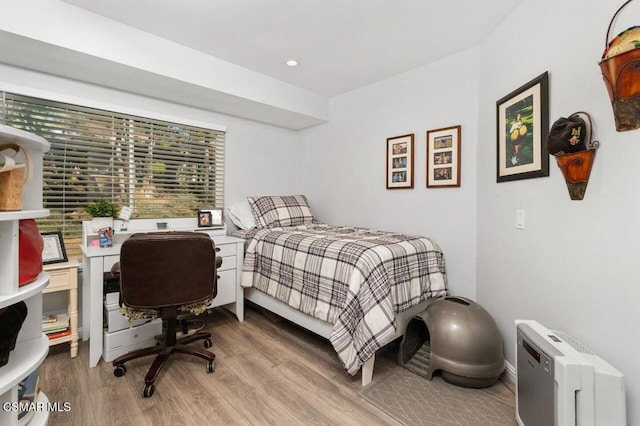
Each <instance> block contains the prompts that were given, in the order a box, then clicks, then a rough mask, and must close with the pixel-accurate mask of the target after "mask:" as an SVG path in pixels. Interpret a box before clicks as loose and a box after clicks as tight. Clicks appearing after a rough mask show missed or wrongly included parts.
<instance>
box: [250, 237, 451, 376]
mask: <svg viewBox="0 0 640 426" xmlns="http://www.w3.org/2000/svg"><path fill="white" fill-rule="evenodd" d="M247 238H251V239H250V240H249V243H248V245H247V250H246V254H245V259H244V265H243V271H242V286H244V287H255V288H257V289H258V290H260V291H263V292H265V293H267V294H269V295H271V296H273V297H275V298H277V299H279V300H281V301H283V302H285V303H287V304H288V305H289V306H291V307H293V308H295V309H298V310H300V311H302V312H304V313H305V314H307V315H311V316H313V317H315V318H318V319H320V320H323V321H327V322H329V323H331V324H333V325H334V326H333V330H332V333H331V336H330V341H331V344H332V345H333V347H334V349H335V350H336V352H337V353H338V356H339V357H340V359H341V360H342V362H343V364H344V366H345V369H346V370H347V371H348V372H349V373H350V374H352V375H353V374H355V373H356V372H357V371H358V370H359V368H360V366H361V365H362V364H363V363H364V362H365V361H367V360H368V359H369V358H370V357H371V356H372V355H374V354H375V352H376V350H378V349H379V348H381V347H382V346H383V345H384V344H386V343H388V339H389V338H390V337H391V336H392V335H393V334H394V333H395V329H396V324H395V313H396V312H402V311H404V310H406V309H408V308H409V307H411V306H414V305H416V304H418V303H420V302H422V301H424V300H426V299H428V298H430V297H439V296H444V295H446V294H447V286H446V272H445V259H444V255H443V253H442V251H441V250H440V248H439V247H438V245H437V244H436V243H435V242H433V241H431V240H430V239H428V238H424V237H417V236H411V235H404V234H396V233H389V232H380V231H372V230H369V229H364V228H351V227H336V226H329V225H325V224H314V225H301V226H296V227H286V228H270V229H258V230H254V231H251V233H250V234H249V235H247Z"/></svg>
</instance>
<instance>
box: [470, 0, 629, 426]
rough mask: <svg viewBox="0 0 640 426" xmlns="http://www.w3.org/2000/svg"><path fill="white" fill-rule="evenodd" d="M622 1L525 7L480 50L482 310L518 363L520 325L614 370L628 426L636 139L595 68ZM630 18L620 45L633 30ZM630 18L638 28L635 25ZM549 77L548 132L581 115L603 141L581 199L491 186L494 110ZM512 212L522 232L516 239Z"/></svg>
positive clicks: (541, 186) (539, 182) (516, 185)
mask: <svg viewBox="0 0 640 426" xmlns="http://www.w3.org/2000/svg"><path fill="white" fill-rule="evenodd" d="M619 4H621V2H602V1H597V0H588V1H584V0H566V1H561V2H558V1H552V0H536V1H534V0H525V1H524V2H523V3H522V5H521V6H520V7H519V8H518V9H517V10H516V11H515V12H514V13H513V14H512V15H511V16H510V17H508V18H507V19H506V20H505V22H504V23H503V24H502V25H501V26H500V27H499V28H497V29H496V31H495V32H494V33H493V35H492V36H491V37H490V39H489V40H487V41H486V42H485V43H484V44H483V47H482V55H481V58H482V59H481V72H480V116H479V127H478V139H479V140H480V141H482V142H481V144H482V145H483V148H482V149H478V161H477V164H478V179H477V185H478V250H477V251H478V262H477V263H478V274H477V276H478V282H477V287H478V301H479V302H480V303H481V304H482V305H483V306H485V307H486V308H487V309H488V310H489V311H490V312H491V313H492V314H493V315H494V318H495V319H496V321H497V322H498V324H499V327H500V330H501V331H502V334H503V336H504V337H505V343H506V347H505V351H506V357H507V360H508V361H509V362H510V363H511V364H513V363H514V360H515V355H514V351H515V329H514V323H513V322H514V320H515V319H517V318H523V319H535V320H537V321H539V322H540V323H542V324H543V325H545V326H547V327H549V328H551V329H556V330H561V331H564V332H566V333H568V334H570V335H572V336H573V337H575V338H576V339H577V340H579V341H581V342H582V343H583V344H584V345H585V346H587V347H589V348H591V349H592V350H593V351H594V352H595V353H597V354H598V355H600V356H601V357H602V358H604V359H605V360H607V361H608V362H609V363H610V364H612V365H613V366H615V367H616V368H617V369H619V370H620V371H621V372H622V373H623V374H624V375H625V380H626V386H627V409H628V419H629V424H630V425H632V424H633V425H638V424H640V406H639V401H640V368H639V367H638V366H639V365H640V364H639V358H638V357H639V355H640V341H639V340H638V329H639V327H640V310H639V309H638V302H637V301H638V299H639V298H640V287H639V286H638V284H639V282H638V281H639V278H640V263H639V262H638V261H637V258H638V255H637V253H636V250H637V248H638V246H639V243H640V221H639V220H638V218H639V217H640V188H638V182H639V181H640V167H638V161H639V159H640V143H639V140H638V138H639V137H640V130H635V131H628V132H621V133H618V132H616V131H615V126H614V121H613V114H612V110H611V106H610V104H609V98H608V95H607V92H606V90H605V86H604V83H603V81H602V77H601V74H600V69H599V67H598V62H599V60H600V56H601V54H602V51H603V49H604V43H605V34H606V30H607V25H608V24H609V20H610V18H611V16H612V15H613V13H614V12H615V10H616V8H617V7H618V6H619ZM639 6H640V5H635V4H631V5H630V6H629V7H627V9H629V10H626V9H625V11H623V15H622V16H624V17H626V18H629V17H631V18H632V19H631V20H627V22H628V24H627V23H623V22H625V21H624V19H621V20H620V22H619V25H616V27H615V28H617V29H616V30H615V31H614V34H617V33H618V32H620V31H622V30H623V29H625V28H627V27H629V26H630V25H632V24H638V19H637V18H638V16H640V15H639V13H640V7H639ZM634 19H635V22H632V21H633V20H634ZM545 70H548V71H549V84H550V87H549V97H550V122H551V123H552V122H553V121H555V120H556V119H557V118H559V117H560V116H565V117H566V116H567V115H569V114H571V113H573V112H575V111H578V110H584V111H587V112H589V113H590V114H591V116H592V118H593V119H594V121H595V126H596V129H595V136H596V139H598V140H599V141H600V142H601V145H600V148H599V149H598V151H597V154H596V158H595V164H594V166H593V171H592V173H591V179H590V181H589V185H588V188H587V191H586V195H585V197H584V200H582V201H572V200H571V199H570V198H569V194H568V192H567V188H566V185H565V182H564V179H563V177H562V173H561V172H560V170H559V169H558V167H557V165H556V163H555V159H554V158H553V157H551V163H550V177H545V178H537V179H530V180H523V181H515V182H506V183H499V184H498V183H496V165H495V161H496V143H495V140H496V126H495V103H496V101H497V100H498V99H500V98H502V97H503V96H504V95H506V94H508V93H510V92H511V91H512V90H514V89H516V88H518V87H519V86H520V85H522V84H524V83H526V82H527V81H529V80H531V79H532V78H534V77H535V76H537V75H539V74H541V73H542V72H544V71H545ZM516 209H524V210H526V230H524V231H520V230H516V229H515V219H516Z"/></svg>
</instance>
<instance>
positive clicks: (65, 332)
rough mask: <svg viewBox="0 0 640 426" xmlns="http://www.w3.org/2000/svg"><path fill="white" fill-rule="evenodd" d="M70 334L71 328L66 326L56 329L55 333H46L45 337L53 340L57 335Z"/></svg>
mask: <svg viewBox="0 0 640 426" xmlns="http://www.w3.org/2000/svg"><path fill="white" fill-rule="evenodd" d="M70 334H71V330H70V329H68V328H67V329H66V330H62V331H58V332H55V333H47V337H48V338H49V340H53V339H57V338H59V337H64V336H69V335H70Z"/></svg>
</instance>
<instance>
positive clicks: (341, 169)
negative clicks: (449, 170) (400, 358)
mask: <svg viewBox="0 0 640 426" xmlns="http://www.w3.org/2000/svg"><path fill="white" fill-rule="evenodd" d="M479 55H480V52H479V49H472V50H469V51H467V52H465V53H463V54H460V55H455V56H452V57H449V58H447V59H444V60H441V61H439V62H437V63H435V64H432V65H429V66H425V67H421V68H417V69H414V70H411V71H409V72H405V73H403V74H401V75H398V76H395V77H393V78H390V79H387V80H384V81H381V82H378V83H375V84H372V85H369V86H366V87H364V88H362V89H359V90H354V91H352V92H349V93H347V94H344V95H341V96H338V97H335V98H333V99H332V100H331V103H330V108H329V109H330V113H329V114H330V118H329V122H328V123H327V124H322V125H319V126H316V127H314V128H312V129H307V130H304V131H302V132H301V141H300V144H301V145H300V148H299V150H300V157H299V162H298V172H299V174H298V185H299V192H302V193H304V194H307V196H308V197H309V201H310V203H311V206H312V207H313V209H314V212H315V213H316V215H317V216H318V217H319V219H320V220H322V221H324V222H328V223H331V224H336V225H358V226H366V227H370V228H374V229H381V230H390V231H400V232H405V233H412V234H417V235H424V236H427V237H431V238H433V239H434V240H435V241H436V242H437V243H438V244H439V245H440V246H441V247H442V249H443V251H444V253H445V256H446V261H447V271H448V278H449V285H450V288H451V290H452V292H453V293H455V294H458V295H463V296H468V297H471V298H475V296H476V289H475V281H476V277H475V273H476V271H475V269H476V266H475V258H476V253H475V249H476V247H475V246H476V179H475V176H476V146H477V143H478V142H477V141H478V139H477V137H476V134H477V132H476V129H477V125H478V120H477V117H478V109H477V108H478V74H477V70H478V64H479V60H480V57H479ZM458 124H459V125H461V126H462V148H461V151H462V172H461V184H462V185H461V187H460V188H437V189H434V188H426V171H425V170H426V132H427V130H430V129H438V128H442V127H447V126H453V125H458ZM408 133H414V134H415V142H414V143H415V163H414V164H415V165H414V175H415V180H414V188H413V189H395V190H388V189H386V182H385V167H386V163H385V162H386V139H387V138H388V137H393V136H399V135H404V134H408Z"/></svg>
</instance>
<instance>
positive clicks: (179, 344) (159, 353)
mask: <svg viewBox="0 0 640 426" xmlns="http://www.w3.org/2000/svg"><path fill="white" fill-rule="evenodd" d="M171 340H174V339H171ZM198 340H204V347H205V348H210V347H211V346H212V342H211V333H208V332H204V331H199V332H197V333H194V334H192V335H191V336H185V337H182V338H181V339H178V340H177V341H175V344H173V345H166V346H154V347H152V348H144V349H139V350H136V351H133V352H130V353H128V354H124V355H122V356H119V357H118V358H116V359H114V360H113V366H114V368H115V369H114V371H113V374H114V375H115V376H116V377H121V376H124V374H125V373H126V371H127V369H126V367H125V365H124V363H125V362H128V361H131V360H133V359H137V358H142V357H145V356H149V355H156V358H155V359H154V360H153V363H152V364H151V367H149V370H148V371H147V375H146V376H145V378H144V389H143V391H142V396H143V397H145V398H148V397H150V396H151V395H153V391H154V389H155V384H154V383H155V380H156V378H157V377H158V374H159V373H160V370H162V367H163V366H164V365H165V364H166V363H167V361H168V360H169V358H170V356H171V355H173V354H175V353H181V354H187V355H193V356H197V357H199V358H202V359H204V360H205V361H207V373H212V372H213V371H214V369H215V366H214V361H215V359H216V356H215V354H213V353H212V352H210V351H208V350H206V349H199V348H195V347H193V346H186V345H187V344H189V343H192V342H195V341H198Z"/></svg>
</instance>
